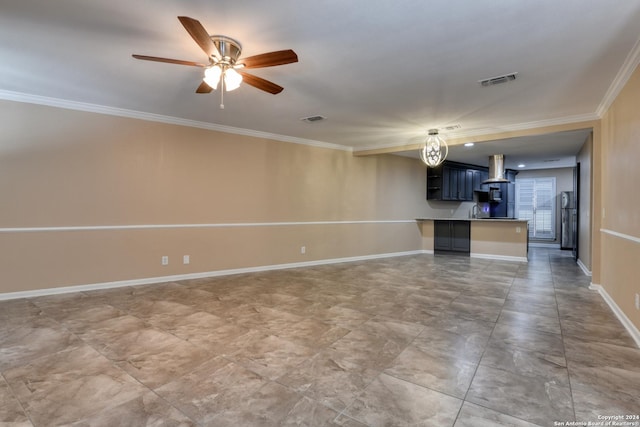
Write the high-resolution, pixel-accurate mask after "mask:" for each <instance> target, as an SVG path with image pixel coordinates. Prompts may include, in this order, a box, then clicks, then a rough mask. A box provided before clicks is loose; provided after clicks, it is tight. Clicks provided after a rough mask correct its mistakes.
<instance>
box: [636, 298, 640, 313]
mask: <svg viewBox="0 0 640 427" xmlns="http://www.w3.org/2000/svg"><path fill="white" fill-rule="evenodd" d="M636 310H640V294H636Z"/></svg>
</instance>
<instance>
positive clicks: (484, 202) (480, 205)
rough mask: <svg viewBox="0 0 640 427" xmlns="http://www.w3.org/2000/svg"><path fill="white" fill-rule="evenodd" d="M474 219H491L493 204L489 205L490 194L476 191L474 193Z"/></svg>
mask: <svg viewBox="0 0 640 427" xmlns="http://www.w3.org/2000/svg"><path fill="white" fill-rule="evenodd" d="M473 199H474V201H475V202H476V204H475V205H473V210H472V212H473V213H472V215H471V216H472V217H473V218H491V203H489V192H487V191H479V190H476V191H474V192H473Z"/></svg>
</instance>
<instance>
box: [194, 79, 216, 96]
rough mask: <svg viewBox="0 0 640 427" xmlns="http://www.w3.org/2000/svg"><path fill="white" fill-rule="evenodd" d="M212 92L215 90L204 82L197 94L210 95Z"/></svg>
mask: <svg viewBox="0 0 640 427" xmlns="http://www.w3.org/2000/svg"><path fill="white" fill-rule="evenodd" d="M212 90H213V88H212V87H211V86H209V85H208V84H207V83H206V82H205V81H204V80H203V81H202V83H200V86H198V89H196V93H210V92H211V91H212Z"/></svg>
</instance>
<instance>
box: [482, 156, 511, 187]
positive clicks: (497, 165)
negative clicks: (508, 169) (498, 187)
mask: <svg viewBox="0 0 640 427" xmlns="http://www.w3.org/2000/svg"><path fill="white" fill-rule="evenodd" d="M498 182H509V180H508V179H506V178H505V177H504V155H503V154H494V155H493V156H489V179H487V180H486V181H483V184H490V183H498Z"/></svg>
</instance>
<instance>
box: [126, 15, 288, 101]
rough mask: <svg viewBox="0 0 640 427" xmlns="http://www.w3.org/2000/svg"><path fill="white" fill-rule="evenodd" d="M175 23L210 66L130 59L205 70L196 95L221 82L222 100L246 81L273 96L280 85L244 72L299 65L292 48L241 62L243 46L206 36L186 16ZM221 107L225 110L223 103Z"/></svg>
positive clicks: (223, 37)
mask: <svg viewBox="0 0 640 427" xmlns="http://www.w3.org/2000/svg"><path fill="white" fill-rule="evenodd" d="M178 20H179V21H180V22H181V23H182V25H183V26H184V28H185V29H186V30H187V32H188V33H189V35H191V38H193V40H194V41H195V42H196V43H197V44H198V46H200V48H201V49H202V50H203V51H204V53H206V54H207V57H208V59H209V64H201V63H197V62H193V61H184V60H180V59H170V58H160V57H157V56H147V55H135V54H134V55H132V56H133V57H134V58H136V59H141V60H144V61H154V62H165V63H169V64H178V65H187V66H191V67H202V68H204V69H205V70H204V77H203V81H202V82H201V83H200V86H198V88H197V89H196V93H210V92H211V91H212V90H215V89H217V88H218V85H219V84H220V82H222V85H221V86H222V87H221V90H220V96H221V99H222V96H223V92H224V91H225V90H226V91H231V90H234V89H237V88H239V87H240V85H241V84H242V82H245V83H246V84H248V85H249V86H253V87H255V88H257V89H260V90H262V91H265V92H268V93H271V94H273V95H275V94H278V93H280V92H282V90H283V88H282V87H281V86H278V85H277V84H275V83H273V82H270V81H268V80H265V79H263V78H261V77H258V76H255V75H253V74H249V73H247V72H246V71H244V69H245V68H263V67H273V66H276V65H284V64H291V63H293V62H298V55H296V53H295V52H294V51H293V50H291V49H288V50H279V51H275V52H268V53H263V54H260V55H254V56H250V57H248V58H244V59H242V60H240V59H239V58H240V54H241V53H242V45H241V44H240V42H238V41H237V40H234V39H232V38H231V37H227V36H223V35H209V33H208V32H207V30H206V29H205V28H204V26H203V25H202V24H201V23H200V21H198V20H196V19H193V18H189V17H188V16H178ZM220 108H224V104H223V103H222V102H221V104H220Z"/></svg>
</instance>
